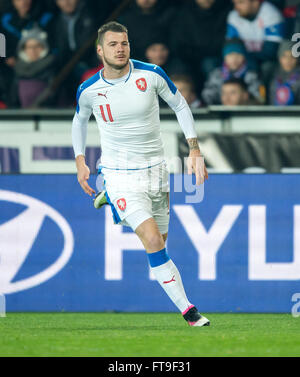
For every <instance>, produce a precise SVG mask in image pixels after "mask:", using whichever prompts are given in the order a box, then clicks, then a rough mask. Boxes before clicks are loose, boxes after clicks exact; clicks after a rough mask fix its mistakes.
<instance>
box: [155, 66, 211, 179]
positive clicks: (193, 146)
mask: <svg viewBox="0 0 300 377" xmlns="http://www.w3.org/2000/svg"><path fill="white" fill-rule="evenodd" d="M157 73H158V74H157V75H156V76H157V93H158V94H159V96H160V97H161V98H162V99H163V100H164V101H166V102H167V104H168V105H169V106H170V107H171V109H172V110H173V111H174V112H175V114H176V117H177V120H178V123H179V125H180V127H181V129H182V131H183V133H184V135H185V138H186V140H187V143H188V145H189V149H190V152H189V157H188V160H187V168H188V174H192V173H193V172H194V173H195V175H196V185H200V184H202V183H204V181H205V179H208V173H207V169H206V166H205V162H204V156H203V155H202V153H201V152H200V148H199V144H198V140H197V134H196V130H195V125H194V118H193V115H192V112H191V110H190V108H189V105H188V104H187V102H186V100H185V99H184V97H183V96H182V95H181V93H180V92H179V90H178V89H177V88H176V87H175V85H174V84H173V82H172V81H171V80H170V78H169V77H168V76H167V74H166V73H165V72H164V71H163V69H161V68H160V67H157Z"/></svg>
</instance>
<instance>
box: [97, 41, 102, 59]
mask: <svg viewBox="0 0 300 377" xmlns="http://www.w3.org/2000/svg"><path fill="white" fill-rule="evenodd" d="M97 54H98V55H99V56H100V58H102V56H103V51H102V47H101V45H100V44H99V43H97Z"/></svg>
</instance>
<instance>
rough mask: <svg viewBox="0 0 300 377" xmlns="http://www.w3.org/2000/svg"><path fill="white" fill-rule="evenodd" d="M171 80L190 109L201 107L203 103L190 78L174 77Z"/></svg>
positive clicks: (186, 76) (183, 76)
mask: <svg viewBox="0 0 300 377" xmlns="http://www.w3.org/2000/svg"><path fill="white" fill-rule="evenodd" d="M170 78H171V80H172V81H173V83H174V85H175V86H176V88H177V89H178V90H179V91H180V93H181V94H182V95H183V97H184V98H185V100H186V102H187V103H188V105H189V106H190V108H192V109H197V108H199V107H200V106H201V102H200V100H199V99H198V98H197V95H196V91H195V86H194V83H193V80H192V78H191V77H190V76H188V75H172V76H171V77H170Z"/></svg>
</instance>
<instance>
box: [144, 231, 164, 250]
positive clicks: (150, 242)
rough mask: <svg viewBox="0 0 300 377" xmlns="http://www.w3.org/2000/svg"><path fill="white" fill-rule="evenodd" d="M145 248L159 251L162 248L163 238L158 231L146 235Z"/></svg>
mask: <svg viewBox="0 0 300 377" xmlns="http://www.w3.org/2000/svg"><path fill="white" fill-rule="evenodd" d="M147 238H148V239H147V246H148V247H147V249H148V250H150V251H159V250H161V249H163V248H164V240H163V238H162V235H161V234H160V233H153V234H151V235H149V237H147Z"/></svg>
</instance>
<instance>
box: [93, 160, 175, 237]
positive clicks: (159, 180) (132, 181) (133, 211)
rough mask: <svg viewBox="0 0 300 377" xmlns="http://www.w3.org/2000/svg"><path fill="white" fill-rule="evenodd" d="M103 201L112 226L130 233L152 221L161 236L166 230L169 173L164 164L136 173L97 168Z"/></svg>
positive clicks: (137, 170) (167, 225) (167, 222)
mask: <svg viewBox="0 0 300 377" xmlns="http://www.w3.org/2000/svg"><path fill="white" fill-rule="evenodd" d="M99 173H100V174H101V175H102V177H103V180H104V188H105V190H106V198H107V201H108V203H109V204H110V206H111V210H112V213H113V219H114V222H115V224H120V225H125V226H130V227H131V228H132V230H133V231H135V230H136V228H137V227H138V226H139V225H140V224H141V223H142V222H144V221H145V220H147V219H149V218H151V217H153V218H154V220H155V221H156V223H157V225H158V228H159V231H160V232H161V234H165V233H167V232H168V228H169V191H170V189H169V182H168V178H169V172H168V169H167V165H166V163H165V162H164V161H163V162H162V163H160V164H157V165H155V166H152V167H149V168H146V169H136V170H115V169H108V168H105V167H101V166H100V167H99Z"/></svg>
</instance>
